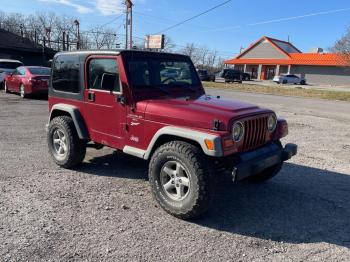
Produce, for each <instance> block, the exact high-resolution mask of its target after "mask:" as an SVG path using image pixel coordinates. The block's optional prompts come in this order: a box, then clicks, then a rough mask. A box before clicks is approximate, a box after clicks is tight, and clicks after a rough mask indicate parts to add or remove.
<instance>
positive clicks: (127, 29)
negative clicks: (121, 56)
mask: <svg viewBox="0 0 350 262" xmlns="http://www.w3.org/2000/svg"><path fill="white" fill-rule="evenodd" d="M125 5H126V14H125V19H126V20H125V49H128V48H130V49H132V7H133V5H134V4H133V3H132V2H131V0H125ZM129 12H130V20H129ZM129 26H130V27H129ZM129 33H130V34H129ZM129 37H130V43H129V44H128V41H129Z"/></svg>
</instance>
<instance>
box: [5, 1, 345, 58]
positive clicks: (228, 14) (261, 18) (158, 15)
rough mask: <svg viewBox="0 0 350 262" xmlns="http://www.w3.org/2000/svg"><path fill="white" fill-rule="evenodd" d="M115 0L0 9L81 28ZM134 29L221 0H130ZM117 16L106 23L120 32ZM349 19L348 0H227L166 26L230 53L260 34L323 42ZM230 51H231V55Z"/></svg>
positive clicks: (116, 9) (108, 11)
mask: <svg viewBox="0 0 350 262" xmlns="http://www.w3.org/2000/svg"><path fill="white" fill-rule="evenodd" d="M121 2H122V1H119V0H114V1H113V0H88V1H82V0H15V1H8V0H0V6H1V10H2V11H4V12H19V13H23V14H31V13H35V12H55V13H57V14H58V15H66V16H71V17H74V18H78V19H80V21H81V25H82V27H83V29H89V28H91V27H92V26H96V25H102V24H105V23H108V22H110V21H112V20H113V19H114V18H116V17H117V16H118V15H120V14H121V12H122V8H123V6H122V4H121ZM134 2H135V8H134V11H135V12H134V29H135V35H136V36H139V37H143V36H144V35H145V34H151V33H157V32H159V31H161V30H163V29H165V28H167V27H168V26H171V25H173V24H175V23H177V22H179V21H182V20H184V19H187V18H189V17H191V16H193V15H196V14H197V13H200V12H201V11H204V10H206V9H208V8H210V7H212V6H215V5H217V4H219V3H221V2H224V0H211V1H209V0H192V1H189V0H176V1H169V0H135V1H134ZM122 23H123V17H122V16H121V17H120V18H119V19H117V20H116V21H114V22H112V23H110V24H109V25H108V26H109V27H111V28H119V32H120V33H123V25H122ZM349 24H350V2H349V1H348V0H331V1H329V0H324V1H319V0H294V1H292V2H289V3H288V4H284V3H283V2H282V1H280V0H264V1H261V0H250V1H249V2H247V1H242V0H240V1H236V0H233V1H231V2H230V3H228V4H227V5H225V6H223V7H221V8H218V9H216V10H214V11H213V12H211V13H208V14H206V15H204V16H201V17H199V18H197V19H195V20H192V21H191V22H189V23H186V24H184V25H182V26H179V27H177V28H174V29H173V30H170V31H168V32H166V34H167V35H169V36H170V37H171V38H172V39H173V41H174V42H175V43H176V44H178V45H179V46H181V45H185V44H186V43H190V42H194V43H196V44H198V45H204V46H207V47H208V48H212V49H217V50H218V51H220V55H222V56H224V57H230V56H233V54H234V53H237V52H239V49H240V47H241V46H243V47H247V45H249V44H250V43H251V42H254V41H255V40H257V39H258V38H260V37H261V36H263V35H267V36H271V37H275V38H279V39H282V40H286V39H287V38H288V35H289V36H290V39H291V41H292V42H293V44H295V45H296V46H297V47H298V48H300V49H301V50H302V51H308V50H309V49H310V48H312V47H323V48H328V47H330V46H332V44H333V43H334V42H335V40H336V39H338V38H340V37H341V36H342V34H343V33H344V32H345V28H346V27H347V26H348V25H349ZM231 54H232V55H231Z"/></svg>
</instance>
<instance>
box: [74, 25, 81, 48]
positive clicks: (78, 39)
mask: <svg viewBox="0 0 350 262" xmlns="http://www.w3.org/2000/svg"><path fill="white" fill-rule="evenodd" d="M74 24H75V25H76V27H77V49H78V50H79V49H80V23H79V21H78V20H75V21H74Z"/></svg>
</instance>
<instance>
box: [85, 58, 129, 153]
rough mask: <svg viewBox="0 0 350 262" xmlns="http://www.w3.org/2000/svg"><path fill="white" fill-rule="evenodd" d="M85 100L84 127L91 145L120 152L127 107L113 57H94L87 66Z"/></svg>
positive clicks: (116, 63) (115, 59) (116, 62)
mask: <svg viewBox="0 0 350 262" xmlns="http://www.w3.org/2000/svg"><path fill="white" fill-rule="evenodd" d="M85 70H86V81H87V88H86V89H85V94H84V99H85V106H86V116H87V119H88V121H87V126H88V129H89V133H90V137H91V139H92V140H93V141H95V142H98V143H101V144H103V145H107V146H110V147H113V148H121V147H122V145H123V139H124V137H125V134H124V132H125V130H124V129H125V128H124V127H125V121H126V106H125V105H124V104H123V103H120V102H118V100H119V99H118V98H119V97H120V96H122V89H121V83H120V78H119V70H118V59H117V57H116V56H111V57H106V56H93V57H90V58H89V60H88V61H87V64H86V69H85Z"/></svg>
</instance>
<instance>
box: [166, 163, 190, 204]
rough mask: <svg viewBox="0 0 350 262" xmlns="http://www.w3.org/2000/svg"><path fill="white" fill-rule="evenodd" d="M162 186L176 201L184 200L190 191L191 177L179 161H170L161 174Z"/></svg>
mask: <svg viewBox="0 0 350 262" xmlns="http://www.w3.org/2000/svg"><path fill="white" fill-rule="evenodd" d="M160 182H161V186H162V188H163V190H164V192H165V193H166V195H167V196H168V197H169V198H171V199H172V200H175V201H182V200H184V199H185V198H186V197H187V195H188V194H189V192H190V186H191V185H190V177H189V174H188V172H186V170H185V168H184V167H183V165H182V164H180V163H179V162H178V161H168V162H166V163H165V164H164V166H163V167H162V169H161V174H160Z"/></svg>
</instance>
